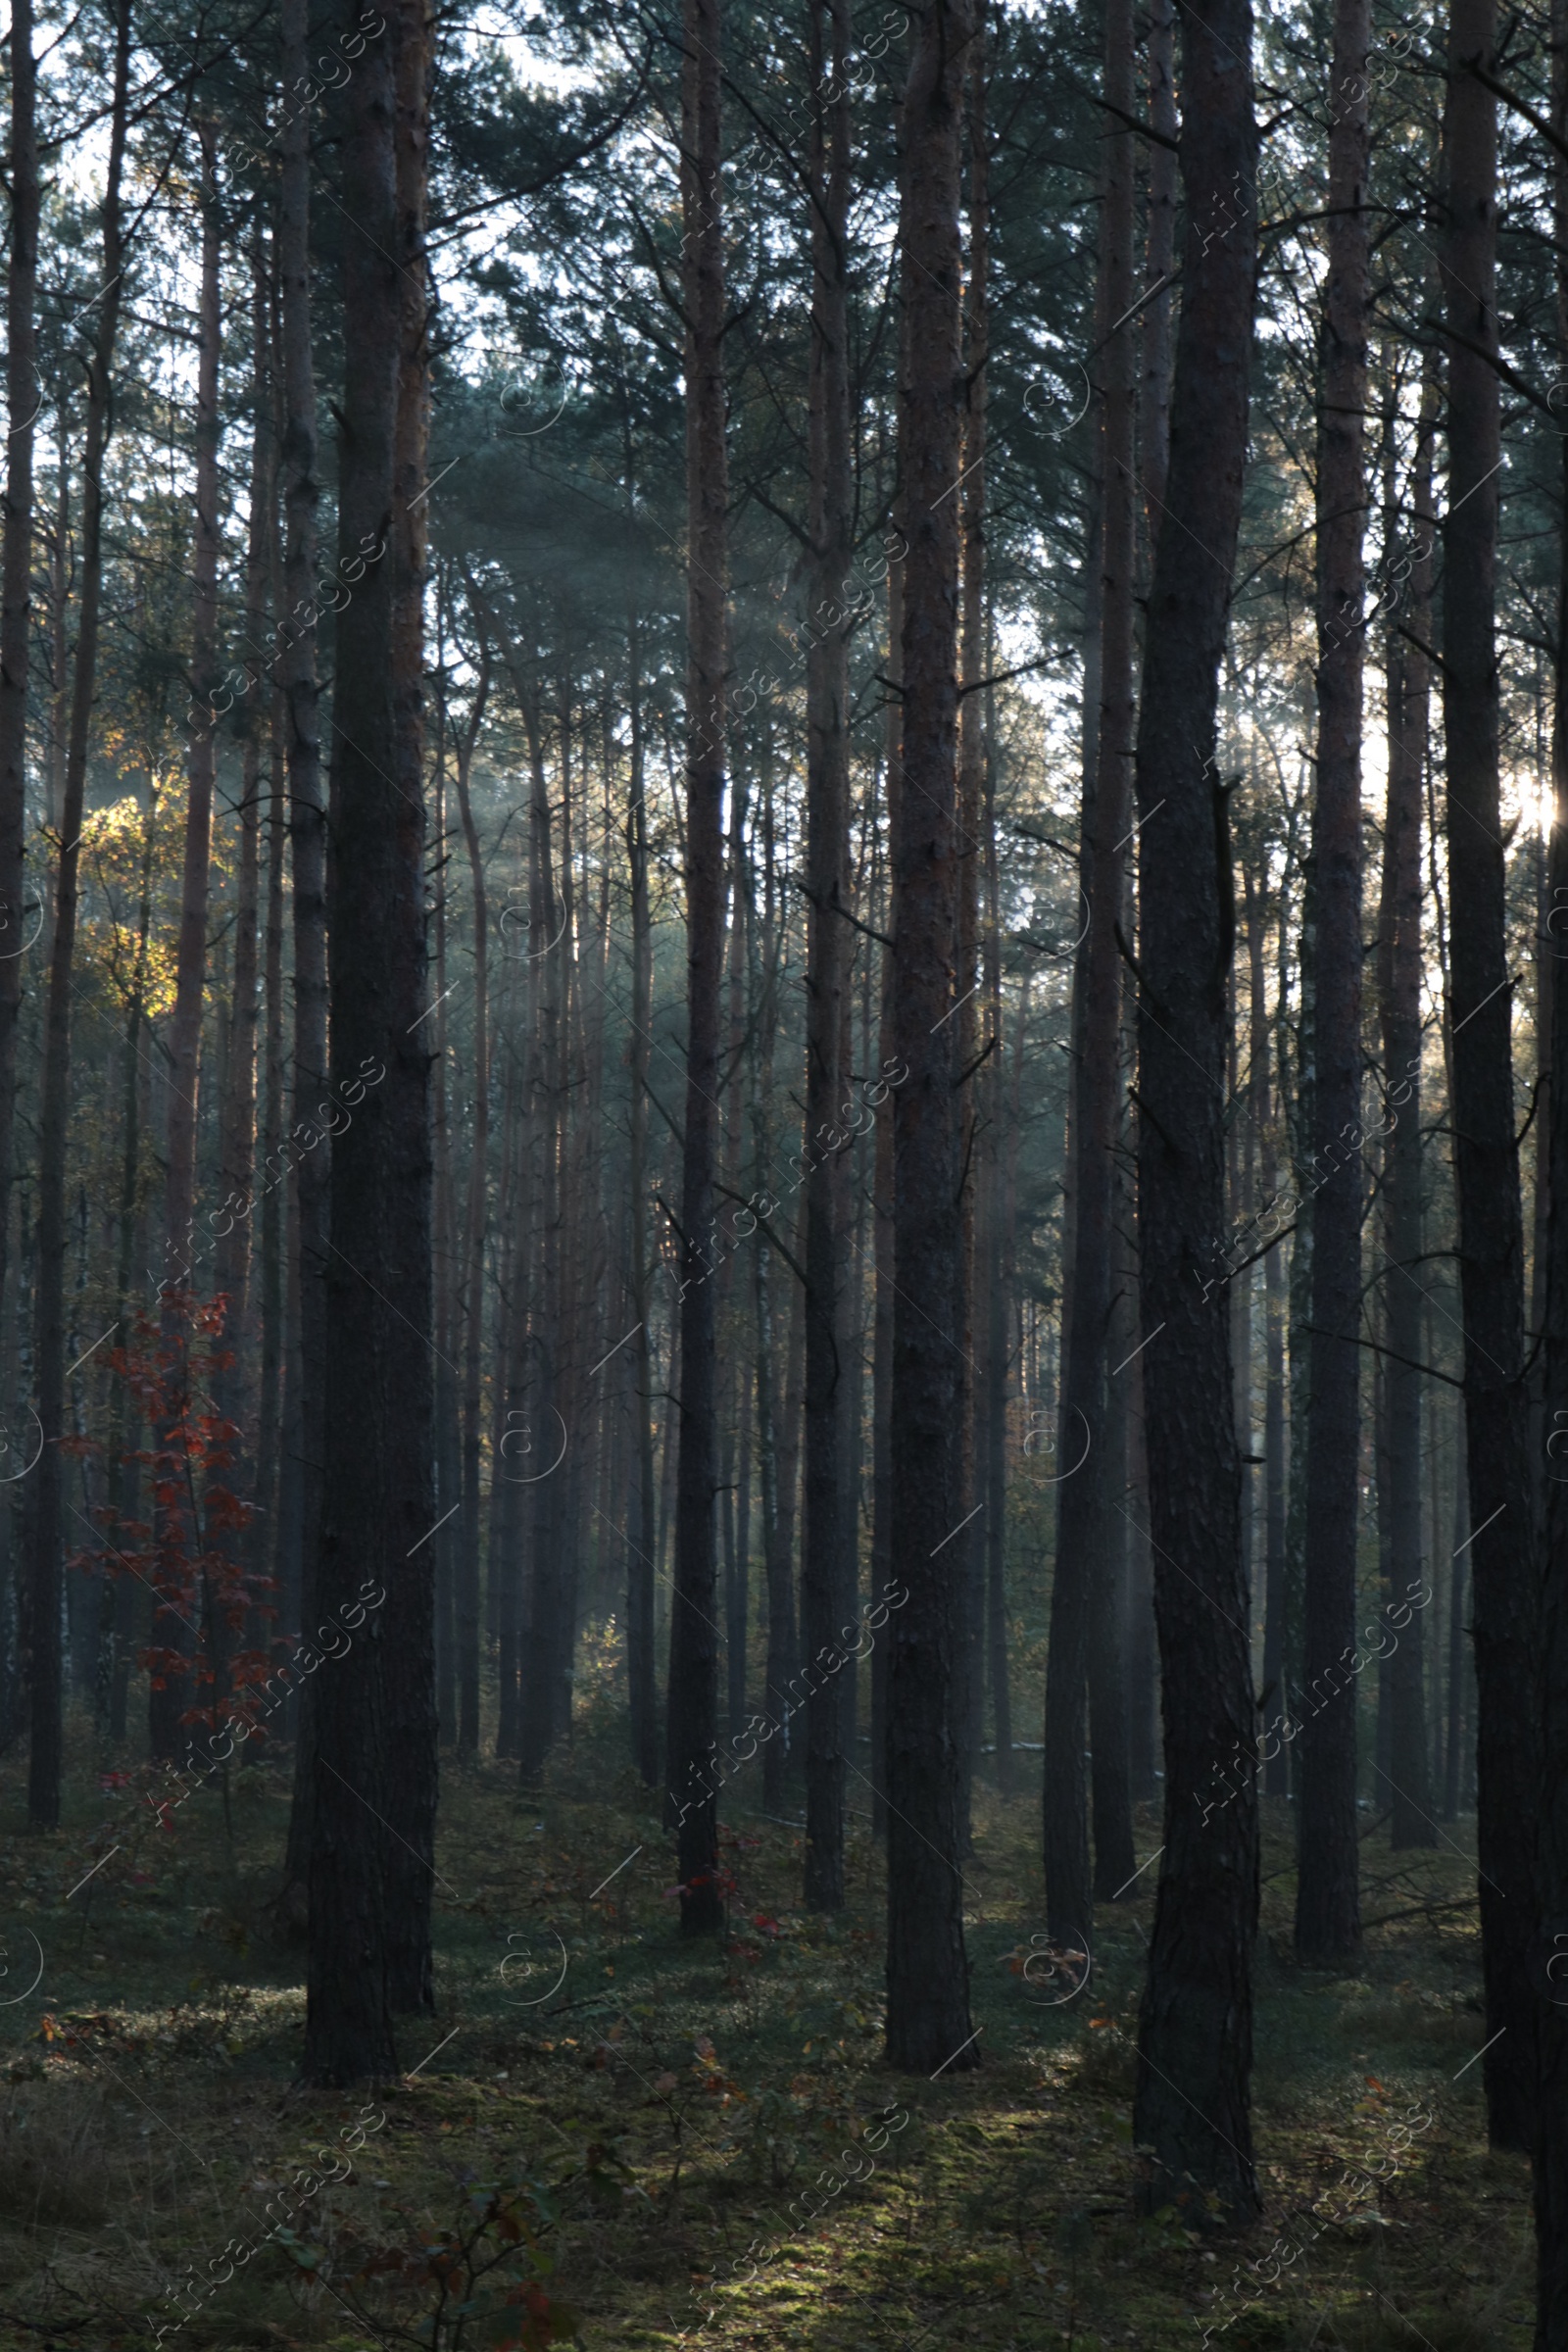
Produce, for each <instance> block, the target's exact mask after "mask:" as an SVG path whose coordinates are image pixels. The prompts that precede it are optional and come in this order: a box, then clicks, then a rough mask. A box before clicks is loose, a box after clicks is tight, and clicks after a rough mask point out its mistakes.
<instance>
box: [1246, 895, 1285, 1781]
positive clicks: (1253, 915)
mask: <svg viewBox="0 0 1568 2352" xmlns="http://www.w3.org/2000/svg"><path fill="white" fill-rule="evenodd" d="M1243 880H1244V884H1245V887H1246V892H1247V947H1248V955H1249V957H1250V963H1251V992H1252V1002H1251V1046H1250V1059H1251V1081H1250V1095H1251V1105H1250V1107H1251V1114H1252V1123H1253V1126H1254V1128H1255V1130H1256V1134H1257V1144H1258V1152H1257V1168H1258V1198H1259V1202H1260V1211H1259V1213H1260V1214H1261V1215H1262V1216H1264V1217H1269V1218H1270V1219H1271V1220H1272V1222H1273V1223H1274V1225H1275V1228H1276V1231H1277V1229H1278V1225H1279V1214H1278V1210H1277V1208H1276V1206H1275V1195H1276V1193H1277V1192H1278V1190H1279V1144H1278V1138H1277V1134H1276V1130H1275V1124H1274V1105H1273V1089H1272V1085H1271V1081H1270V1076H1269V1026H1268V993H1267V981H1266V978H1265V967H1264V956H1263V948H1264V936H1263V935H1264V930H1265V927H1266V925H1265V917H1264V909H1263V893H1262V891H1261V889H1260V888H1259V887H1258V885H1257V882H1256V881H1255V880H1254V878H1253V875H1252V873H1251V871H1250V868H1249V869H1248V870H1247V871H1246V872H1245V873H1244V876H1243ZM1280 919H1281V921H1282V922H1283V921H1284V919H1285V918H1284V914H1283V912H1282V913H1281V917H1280ZM1285 1316H1286V1302H1285V1253H1284V1250H1282V1248H1281V1247H1280V1245H1279V1242H1278V1241H1277V1240H1276V1241H1275V1242H1274V1244H1273V1247H1272V1248H1271V1249H1270V1250H1268V1253H1267V1255H1266V1257H1265V1258H1264V1260H1263V1711H1264V1714H1265V1715H1267V1714H1268V1713H1269V1711H1270V1710H1271V1709H1272V1710H1273V1713H1274V1714H1283V1713H1285V1712H1286V1706H1285V1690H1284V1678H1285ZM1288 1753H1289V1751H1288V1749H1287V1746H1286V1743H1285V1741H1284V1740H1275V1742H1274V1746H1273V1750H1272V1752H1271V1754H1270V1756H1269V1758H1268V1761H1267V1763H1266V1764H1265V1765H1264V1768H1263V1792H1264V1794H1265V1795H1267V1796H1285V1795H1287V1794H1288V1793H1289V1789H1290V1764H1289V1762H1288V1760H1287V1759H1288Z"/></svg>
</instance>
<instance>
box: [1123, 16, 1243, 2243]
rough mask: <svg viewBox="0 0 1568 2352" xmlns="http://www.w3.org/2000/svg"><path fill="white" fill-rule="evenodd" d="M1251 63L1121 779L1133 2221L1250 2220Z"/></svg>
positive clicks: (1210, 171)
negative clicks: (1212, 1274)
mask: <svg viewBox="0 0 1568 2352" xmlns="http://www.w3.org/2000/svg"><path fill="white" fill-rule="evenodd" d="M1250 52H1251V12H1250V7H1249V6H1248V4H1247V0H1224V5H1223V6H1220V7H1216V8H1211V9H1207V10H1205V11H1204V14H1203V16H1202V17H1201V18H1200V17H1198V16H1196V15H1193V16H1189V17H1187V18H1185V19H1184V23H1183V43H1182V64H1183V91H1184V98H1185V104H1184V109H1183V121H1182V137H1181V168H1182V177H1183V181H1184V183H1185V189H1186V196H1187V234H1186V249H1185V254H1184V261H1183V270H1182V286H1183V295H1182V314H1181V323H1180V327H1179V329H1178V333H1177V348H1176V368H1175V377H1174V385H1173V391H1172V400H1171V446H1170V473H1169V479H1168V482H1167V485H1166V490H1167V495H1166V527H1162V528H1161V531H1160V535H1159V543H1158V549H1157V552H1156V555H1155V560H1154V578H1153V586H1152V593H1151V597H1150V605H1149V623H1148V635H1147V641H1146V651H1145V659H1144V691H1143V702H1142V710H1141V714H1140V724H1139V734H1138V760H1137V779H1138V806H1139V810H1140V813H1141V816H1142V818H1143V820H1144V821H1143V830H1142V832H1141V834H1140V837H1139V838H1140V857H1141V866H1142V873H1141V891H1140V901H1141V925H1140V941H1139V956H1140V962H1141V974H1140V989H1139V1018H1138V1047H1139V1055H1138V1060H1139V1076H1138V1095H1139V1219H1140V1227H1141V1241H1142V1254H1141V1273H1142V1288H1143V1324H1144V1330H1145V1333H1146V1335H1147V1336H1146V1340H1145V1343H1144V1351H1143V1355H1142V1357H1141V1359H1140V1360H1141V1361H1142V1364H1143V1367H1144V1397H1145V1412H1146V1426H1147V1431H1148V1446H1149V1477H1150V1509H1151V1521H1152V1525H1151V1534H1152V1539H1153V1544H1154V1602H1155V1610H1156V1615H1157V1619H1158V1626H1159V1649H1160V1663H1161V1667H1162V1669H1163V1678H1164V1690H1165V1692H1166V1704H1165V1822H1164V1855H1163V1859H1162V1862H1161V1867H1160V1878H1159V1892H1158V1901H1157V1908H1156V1911H1155V1917H1154V1935H1153V1942H1152V1948H1151V1952H1150V1964H1149V1984H1148V1989H1147V1991H1146V1993H1145V1996H1144V2004H1143V2012H1142V2016H1141V2018H1140V2022H1139V2053H1138V2083H1137V2091H1136V2094H1135V2104H1134V2111H1133V2131H1134V2138H1135V2140H1136V2141H1137V2143H1138V2144H1139V2145H1140V2146H1142V2147H1147V2148H1148V2149H1150V2150H1151V2151H1152V2152H1151V2154H1150V2156H1149V2157H1148V2159H1147V2162H1146V2166H1145V2169H1144V2173H1143V2177H1142V2180H1141V2181H1140V2184H1139V2191H1138V2194H1139V2202H1140V2205H1141V2206H1142V2207H1143V2208H1144V2209H1145V2210H1148V2211H1154V2210H1157V2209H1158V2207H1160V2206H1162V2205H1165V2204H1168V2203H1170V2202H1171V2201H1172V2200H1173V2199H1174V2198H1175V2197H1176V2196H1177V2195H1179V2194H1180V2195H1187V2196H1193V2195H1195V2194H1196V2195H1198V2196H1202V2195H1205V2194H1206V2193H1207V2192H1208V2191H1210V2190H1211V2191H1212V2192H1213V2193H1214V2195H1215V2197H1216V2198H1217V2199H1218V2202H1219V2205H1220V2207H1221V2209H1222V2210H1223V2211H1224V2212H1226V2213H1228V2214H1230V2215H1232V2216H1233V2217H1235V2218H1237V2219H1239V2220H1241V2219H1248V2218H1250V2216H1251V2215H1252V2214H1253V2213H1255V2212H1256V2210H1257V2204H1258V2196H1257V2184H1256V2180H1255V2178H1254V2174H1253V2169H1252V2157H1251V2124H1250V2105H1249V2092H1250V2074H1251V2058H1252V1984H1251V1968H1252V1945H1253V1939H1254V1936H1255V1935H1256V1930H1257V1906H1258V1864H1257V1810H1256V1797H1255V1793H1254V1790H1253V1788H1252V1786H1251V1784H1250V1782H1247V1783H1245V1784H1244V1786H1243V1788H1242V1789H1241V1790H1240V1791H1239V1793H1238V1794H1237V1796H1236V1798H1235V1799H1234V1801H1233V1802H1231V1803H1229V1804H1227V1805H1226V1806H1225V1807H1224V1808H1223V1810H1222V1811H1220V1812H1219V1813H1218V1814H1217V1815H1215V1817H1214V1818H1212V1819H1210V1820H1209V1821H1207V1822H1206V1823H1205V1822H1204V1820H1203V1815H1202V1794H1203V1791H1204V1790H1205V1789H1206V1787H1207V1785H1208V1784H1209V1782H1210V1781H1211V1779H1212V1776H1213V1774H1214V1773H1215V1771H1216V1769H1217V1768H1218V1766H1219V1765H1221V1764H1222V1763H1223V1762H1224V1760H1225V1758H1226V1757H1227V1756H1230V1755H1231V1754H1233V1753H1234V1752H1235V1751H1236V1750H1237V1749H1238V1748H1239V1747H1240V1748H1245V1747H1246V1746H1248V1745H1249V1744H1250V1741H1251V1738H1252V1732H1253V1721H1254V1717H1253V1706H1252V1690H1251V1675H1250V1655H1249V1650H1250V1643H1249V1638H1248V1629H1247V1593H1246V1592H1245V1590H1244V1588H1243V1582H1242V1574H1241V1466H1240V1464H1239V1463H1238V1461H1237V1458H1236V1417H1235V1411H1234V1406H1233V1401H1232V1398H1233V1390H1232V1381H1231V1364H1230V1317H1229V1315H1228V1314H1227V1313H1226V1311H1225V1306H1224V1302H1223V1300H1213V1301H1211V1300H1209V1299H1205V1298H1204V1295H1203V1286H1202V1276H1201V1268H1202V1266H1203V1264H1204V1262H1205V1257H1206V1254H1207V1252H1209V1251H1210V1250H1211V1249H1212V1242H1213V1236H1214V1235H1215V1234H1216V1233H1218V1232H1220V1231H1221V1230H1222V1224H1223V1218H1224V1213H1225V1158H1224V1110H1225V1090H1224V1078H1225V1016H1226V999H1227V988H1226V982H1227V977H1228V973H1229V968H1230V961H1231V955H1232V951H1233V948H1234V933H1235V905H1234V887H1233V881H1232V874H1231V865H1230V843H1229V833H1228V826H1227V824H1226V820H1225V804H1224V798H1223V795H1222V793H1221V792H1220V790H1219V788H1218V786H1217V783H1216V781H1215V774H1214V765H1213V754H1214V745H1215V703H1216V694H1217V686H1218V676H1219V663H1220V658H1221V654H1222V652H1223V649H1224V642H1225V621H1226V613H1227V609H1228V606H1229V602H1230V591H1231V573H1232V566H1233V564H1234V562H1235V554H1236V540H1237V530H1238V525H1239V522H1240V518H1241V500H1242V474H1243V467H1244V464H1245V461H1246V455H1247V417H1248V368H1249V362H1250V351H1251V339H1252V338H1251V317H1252V291H1253V267H1254V255H1255V248H1256V226H1257V224H1256V215H1255V208H1254V206H1253V204H1252V203H1251V202H1250V201H1248V200H1247V199H1246V198H1245V197H1244V200H1243V204H1242V209H1241V213H1240V217H1239V218H1238V219H1236V220H1235V222H1234V225H1232V226H1231V227H1230V228H1229V230H1228V233H1226V234H1225V235H1223V236H1219V237H1216V236H1214V235H1213V233H1212V229H1211V223H1212V221H1214V219H1215V218H1216V216H1217V215H1218V214H1219V212H1220V210H1221V208H1222V206H1223V207H1224V209H1225V210H1226V212H1227V213H1229V211H1230V210H1231V207H1230V203H1229V201H1228V199H1227V197H1226V193H1225V192H1226V191H1228V190H1234V189H1237V188H1240V189H1241V190H1243V191H1246V190H1250V189H1251V188H1252V187H1253V185H1254V181H1255V167H1256V147H1257V133H1256V127H1255V124H1254V122H1253V116H1252V77H1251V67H1250ZM1195 540H1196V541H1197V542H1198V543H1199V545H1200V546H1201V548H1202V549H1203V550H1204V551H1205V559H1204V560H1203V561H1201V562H1200V561H1199V560H1198V559H1197V557H1196V556H1195V554H1194V542H1195ZM1155 809H1158V811H1159V815H1158V819H1157V821H1155V822H1151V821H1150V819H1151V818H1152V815H1153V812H1154V810H1155ZM1195 1062H1196V1063H1197V1065H1198V1070H1199V1071H1201V1083H1199V1082H1197V1081H1196V1079H1195V1072H1194V1063H1195ZM1178 1693H1179V1694H1180V1695H1179V1703H1177V1699H1176V1694H1178Z"/></svg>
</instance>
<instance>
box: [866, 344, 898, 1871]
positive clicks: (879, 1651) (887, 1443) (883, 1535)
mask: <svg viewBox="0 0 1568 2352" xmlns="http://www.w3.org/2000/svg"><path fill="white" fill-rule="evenodd" d="M901 331H902V330H901ZM905 343H906V347H907V336H906V337H905ZM903 513H904V506H903V502H902V500H901V501H900V502H899V506H898V509H897V514H896V516H895V526H896V541H895V544H897V542H898V541H902V540H903V538H904V532H903V528H902V523H901V521H900V518H901V517H902V515H903ZM903 662H904V559H903V557H902V556H895V558H894V559H893V561H892V563H890V564H889V565H888V650H887V663H888V666H887V676H888V696H887V741H886V760H887V766H886V774H887V826H888V840H889V843H890V844H891V843H892V842H893V841H894V840H895V839H896V838H897V835H898V830H899V796H900V779H901V776H902V772H903V770H902V765H901V762H902V758H903V754H902V749H901V747H902V745H903V741H904V694H903V684H902V680H903V675H904V671H903ZM884 928H885V929H886V930H887V931H888V933H889V934H890V935H891V932H892V928H893V888H892V881H891V877H890V879H889V884H888V892H887V904H886V908H885V922H884ZM897 981H898V969H897V966H896V964H895V962H894V959H893V951H892V949H891V948H884V950H883V953H882V971H881V1005H880V1014H879V1022H878V1031H877V1038H878V1044H879V1045H880V1047H881V1066H882V1068H883V1069H884V1070H892V1069H894V1068H895V1067H896V1066H897V1055H896V1054H895V1051H894V1039H895V1031H896V1019H897V1008H896V1003H895V998H894V989H895V986H896V985H897ZM894 1118H895V1113H894V1111H893V1110H892V1109H890V1108H889V1107H887V1106H886V1105H884V1106H883V1108H882V1110H881V1112H880V1113H879V1115H878V1118H877V1123H876V1156H875V1159H874V1161H873V1164H872V1171H871V1201H872V1208H873V1211H874V1214H875V1218H876V1223H875V1227H874V1240H873V1251H874V1256H875V1272H876V1302H875V1305H874V1307H873V1309H872V1333H871V1592H872V1595H873V1597H874V1598H876V1599H880V1598H881V1596H882V1594H883V1593H886V1592H887V1591H888V1590H889V1589H890V1588H891V1586H892V1582H893V1316H894V1307H895V1303H896V1300H897V1296H898V1291H897V1284H896V1281H895V1257H894V1250H895V1246H896V1242H897V1228H896V1225H895V1221H894V1213H893V1212H894V1200H893V1133H894ZM891 1656H892V1644H891V1642H878V1643H877V1645H876V1647H875V1649H873V1650H872V1652H871V1755H872V1758H873V1777H874V1781H875V1787H874V1789H873V1791H872V1797H871V1819H872V1825H873V1829H874V1833H875V1835H876V1836H877V1837H879V1838H880V1837H883V1836H885V1835H886V1832H887V1786H886V1783H885V1781H884V1779H883V1769H882V1768H883V1765H884V1761H885V1759H886V1756H887V1742H888V1661H889V1659H890V1657H891Z"/></svg>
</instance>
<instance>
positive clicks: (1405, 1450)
mask: <svg viewBox="0 0 1568 2352" xmlns="http://www.w3.org/2000/svg"><path fill="white" fill-rule="evenodd" d="M1433 389H1434V390H1435V386H1434V387H1433ZM1391 397H1392V394H1391ZM1434 422H1435V414H1434V413H1433V412H1432V411H1429V409H1428V406H1427V403H1426V401H1425V400H1423V403H1422V416H1421V424H1420V427H1419V428H1418V429H1419V439H1418V443H1417V449H1416V464H1415V478H1414V482H1413V485H1412V487H1413V491H1414V497H1413V500H1412V505H1413V508H1414V527H1415V529H1416V531H1417V532H1418V533H1419V534H1420V535H1421V537H1422V538H1423V539H1424V540H1425V541H1426V543H1427V546H1428V549H1429V550H1430V546H1431V527H1432V526H1431V514H1430V509H1431V486H1432V439H1431V428H1432V425H1433V423H1434ZM1385 516H1386V521H1385V529H1384V548H1385V554H1384V561H1385V563H1387V562H1388V560H1389V558H1390V557H1391V556H1392V554H1393V552H1394V548H1395V546H1396V544H1397V534H1398V502H1397V496H1396V488H1395V478H1394V460H1393V453H1392V449H1391V452H1390V459H1389V475H1388V495H1387V498H1386V501H1385ZM1421 571H1422V573H1423V575H1424V576H1423V577H1422V578H1421V579H1420V580H1419V581H1418V582H1417V583H1416V585H1415V589H1414V593H1413V596H1412V602H1413V603H1415V604H1418V605H1420V606H1422V607H1425V606H1427V605H1428V604H1429V603H1430V582H1431V558H1430V553H1429V554H1428V556H1427V557H1426V558H1425V559H1424V560H1422V562H1421ZM1430 625H1431V624H1430V622H1429V621H1428V620H1427V619H1426V618H1425V613H1423V617H1422V621H1421V623H1420V624H1419V629H1418V634H1419V637H1420V639H1421V643H1420V644H1414V643H1411V642H1410V641H1409V640H1407V639H1406V637H1405V636H1404V634H1403V631H1402V630H1401V629H1400V628H1399V626H1398V624H1397V621H1396V622H1394V623H1393V624H1392V625H1391V626H1390V628H1389V630H1388V633H1387V638H1386V645H1385V658H1384V666H1385V698H1386V705H1387V711H1388V736H1389V788H1388V802H1387V807H1386V810H1385V815H1384V824H1383V892H1382V905H1381V907H1380V909H1379V920H1378V1000H1379V1002H1378V1019H1379V1023H1380V1026H1381V1028H1382V1031H1383V1090H1384V1098H1385V1101H1386V1103H1388V1105H1389V1109H1388V1112H1387V1113H1386V1114H1385V1123H1386V1120H1387V1117H1389V1116H1393V1117H1395V1118H1397V1121H1398V1124H1397V1126H1396V1127H1395V1129H1394V1132H1393V1134H1392V1136H1391V1137H1390V1138H1389V1140H1388V1144H1387V1147H1386V1156H1385V1160H1384V1172H1383V1187H1384V1250H1385V1253H1386V1255H1387V1257H1388V1259H1389V1265H1388V1266H1387V1267H1386V1268H1385V1270H1384V1271H1385V1280H1384V1313H1383V1327H1384V1333H1385V1338H1386V1344H1387V1347H1388V1354H1387V1356H1386V1357H1384V1358H1383V1359H1382V1364H1383V1381H1384V1391H1383V1402H1384V1415H1385V1421H1386V1427H1387V1435H1388V1446H1387V1471H1386V1479H1387V1488H1388V1554H1389V1581H1390V1593H1389V1601H1390V1605H1391V1607H1392V1609H1393V1610H1394V1612H1395V1615H1394V1618H1393V1624H1394V1626H1395V1627H1396V1628H1397V1642H1398V1647H1397V1649H1395V1650H1394V1651H1393V1653H1392V1654H1391V1656H1390V1658H1389V1662H1388V1676H1389V1704H1390V1727H1389V1730H1390V1740H1389V1764H1388V1789H1387V1792H1386V1793H1387V1799H1388V1802H1389V1803H1390V1805H1392V1807H1393V1811H1394V1845H1395V1848H1396V1850H1397V1851H1398V1850H1400V1849H1402V1848H1404V1847H1407V1846H1416V1845H1436V1844H1437V1842H1438V1830H1437V1824H1436V1822H1435V1821H1434V1820H1433V1818H1432V1787H1431V1777H1430V1775H1431V1762H1430V1755H1429V1751H1428V1745H1427V1715H1426V1634H1425V1626H1426V1618H1425V1616H1424V1615H1423V1614H1422V1612H1421V1610H1420V1609H1419V1608H1415V1609H1413V1610H1412V1609H1411V1607H1410V1596H1411V1595H1412V1594H1413V1593H1415V1592H1416V1590H1417V1588H1418V1586H1419V1584H1420V1582H1421V1577H1422V1570H1423V1565H1424V1563H1423V1559H1422V1548H1421V1374H1420V1371H1419V1369H1418V1366H1419V1364H1420V1361H1421V1351H1422V1339H1423V1326H1424V1322H1425V1314H1424V1308H1425V1304H1426V1301H1425V1299H1423V1297H1422V1283H1421V1276H1420V1271H1419V1268H1418V1264H1417V1261H1418V1259H1419V1258H1420V1255H1421V795H1422V788H1423V785H1424V781H1425V774H1426V755H1427V699H1428V692H1429V683H1430V681H1429V674H1428V673H1429V663H1428V660H1427V656H1426V654H1425V653H1424V652H1423V650H1422V646H1423V645H1424V644H1425V643H1426V642H1427V640H1428V634H1429V630H1430ZM1382 1793H1383V1792H1381V1791H1380V1797H1381V1795H1382ZM1379 1809H1380V1810H1381V1803H1380V1808H1379Z"/></svg>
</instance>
